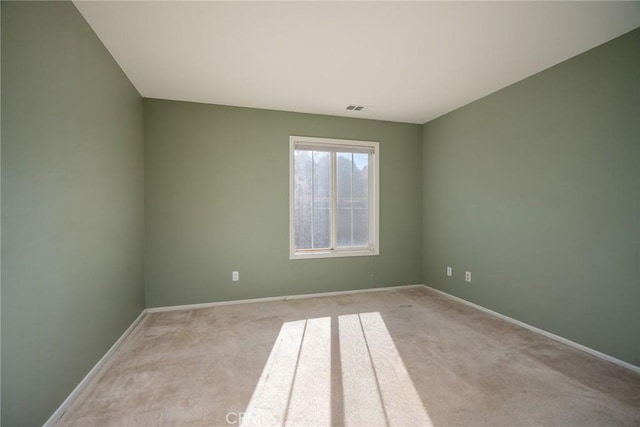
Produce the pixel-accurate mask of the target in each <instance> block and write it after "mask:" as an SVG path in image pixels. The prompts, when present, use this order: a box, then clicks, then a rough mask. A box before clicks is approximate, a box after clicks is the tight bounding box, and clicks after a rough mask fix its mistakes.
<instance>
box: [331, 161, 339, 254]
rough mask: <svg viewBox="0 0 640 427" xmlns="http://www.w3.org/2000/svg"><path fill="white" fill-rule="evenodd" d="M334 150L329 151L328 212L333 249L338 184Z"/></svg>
mask: <svg viewBox="0 0 640 427" xmlns="http://www.w3.org/2000/svg"><path fill="white" fill-rule="evenodd" d="M336 163H337V162H336V152H335V151H332V152H331V177H330V181H331V212H330V221H329V223H330V224H329V229H330V230H331V249H332V250H335V249H336V248H337V246H338V245H337V242H338V227H337V225H336V221H337V214H336V212H337V205H338V201H337V194H338V184H337V181H338V180H337V170H336Z"/></svg>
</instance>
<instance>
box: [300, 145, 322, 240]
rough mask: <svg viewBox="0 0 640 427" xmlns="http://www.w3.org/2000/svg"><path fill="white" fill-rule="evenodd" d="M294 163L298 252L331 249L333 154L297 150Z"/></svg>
mask: <svg viewBox="0 0 640 427" xmlns="http://www.w3.org/2000/svg"><path fill="white" fill-rule="evenodd" d="M294 162H295V164H294V168H295V177H294V210H295V245H296V249H315V248H328V247H329V245H330V241H331V239H330V218H331V217H330V213H329V212H330V208H331V203H330V200H331V199H330V192H331V180H330V178H331V177H330V172H331V156H330V153H329V152H321V151H302V150H300V151H298V150H296V151H295V153H294Z"/></svg>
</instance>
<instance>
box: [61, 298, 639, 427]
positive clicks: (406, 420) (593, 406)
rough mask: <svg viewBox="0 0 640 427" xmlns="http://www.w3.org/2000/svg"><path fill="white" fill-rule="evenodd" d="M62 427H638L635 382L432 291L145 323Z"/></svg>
mask: <svg viewBox="0 0 640 427" xmlns="http://www.w3.org/2000/svg"><path fill="white" fill-rule="evenodd" d="M59 425H69V426H76V425H77V426H80V425H82V426H85V425H91V426H94V425H117V426H127V425H131V426H138V425H144V426H152V425H167V426H169V425H176V426H178V425H179V426H189V425H193V426H200V425H202V426H205V425H206V426H229V425H246V426H251V425H260V426H261V425H300V426H307V425H335V426H341V425H347V426H367V427H369V426H376V425H391V426H395V425H398V426H403V425H408V426H414V425H433V426H444V427H446V426H612V425H616V426H617V425H626V426H639V425H640V374H637V373H634V372H633V371H630V370H627V369H624V368H621V367H618V366H616V365H614V364H612V363H609V362H605V361H602V360H600V359H598V358H595V357H593V356H591V355H589V354H586V353H584V352H581V351H579V350H575V349H573V348H570V347H567V346H565V345H563V344H560V343H558V342H556V341H553V340H550V339H548V338H546V337H543V336H541V335H538V334H536V333H534V332H531V331H528V330H526V329H522V328H520V327H518V326H515V325H512V324H510V323H508V322H505V321H502V320H499V319H496V318H494V317H492V316H489V315H487V314H484V313H482V312H479V311H477V310H475V309H473V308H470V307H468V306H465V305H463V304H460V303H458V302H455V301H452V300H449V299H447V298H445V297H443V296H440V295H438V294H436V293H434V292H432V291H430V290H428V289H426V288H422V287H410V288H409V287H408V288H398V289H397V290H389V291H378V292H368V293H361V294H352V295H343V296H331V297H319V298H311V299H297V300H288V301H278V302H267V303H256V304H241V305H228V306H219V307H214V308H205V309H197V310H185V311H174V312H165V313H154V314H149V315H147V316H146V318H145V319H144V320H143V322H142V323H141V325H139V326H138V327H137V328H136V329H135V330H134V332H133V333H132V334H131V335H130V336H129V337H128V338H127V339H126V340H125V342H124V343H123V345H122V346H121V347H120V348H119V349H118V350H117V352H116V353H115V354H114V356H113V357H112V358H111V359H110V361H109V362H108V363H107V365H106V366H105V367H104V368H103V369H102V371H101V372H100V373H99V375H98V376H97V377H96V378H95V379H94V380H93V381H92V382H91V384H90V385H89V386H88V387H87V388H86V389H85V390H84V391H83V392H82V393H81V394H80V396H79V397H78V399H76V401H75V402H74V403H73V404H72V405H71V407H70V408H69V410H68V411H67V412H66V413H65V414H64V416H63V417H62V418H61V420H60V421H59Z"/></svg>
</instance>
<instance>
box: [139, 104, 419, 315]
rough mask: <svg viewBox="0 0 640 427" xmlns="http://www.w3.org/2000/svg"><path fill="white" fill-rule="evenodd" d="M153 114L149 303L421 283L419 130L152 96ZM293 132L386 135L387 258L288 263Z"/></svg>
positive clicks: (148, 107) (383, 233) (148, 131)
mask: <svg viewBox="0 0 640 427" xmlns="http://www.w3.org/2000/svg"><path fill="white" fill-rule="evenodd" d="M144 114H145V211H146V244H145V248H146V249H145V250H146V258H145V272H146V291H147V293H146V295H147V306H148V307H156V306H165V305H176V304H188V303H200V302H209V301H222V300H235V299H243V298H256V297H266V296H275V295H291V294H304V293H312V292H325V291H338V290H347V289H362V288H369V287H382V286H393V285H405V284H415V283H421V278H422V277H421V276H422V272H421V266H422V260H421V235H420V231H419V230H420V229H421V227H422V219H421V173H422V172H421V168H422V165H421V133H422V127H421V126H418V125H411V124H402V123H390V122H381V121H372V120H359V119H349V118H339V117H329V116H320V115H311V114H297V113H286V112H276V111H267V110H256V109H250V108H235V107H224V106H215V105H205V104H195V103H184V102H174V101H160V100H150V99H145V101H144ZM289 135H303V136H317V137H329V138H344V139H360V140H373V141H379V142H380V180H381V193H380V217H381V220H380V255H379V256H374V257H352V258H335V259H321V260H293V261H292V260H289ZM233 270H238V271H239V272H240V281H239V282H232V281H231V272H232V271H233Z"/></svg>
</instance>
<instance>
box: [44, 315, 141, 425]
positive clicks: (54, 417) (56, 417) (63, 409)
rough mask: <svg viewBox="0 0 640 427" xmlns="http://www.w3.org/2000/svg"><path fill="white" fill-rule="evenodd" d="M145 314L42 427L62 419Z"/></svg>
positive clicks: (130, 327)
mask: <svg viewBox="0 0 640 427" xmlns="http://www.w3.org/2000/svg"><path fill="white" fill-rule="evenodd" d="M146 314H147V310H142V312H141V313H140V314H139V315H138V317H136V320H134V321H133V323H131V325H130V326H129V327H128V328H127V330H126V331H124V333H123V334H122V335H120V338H118V340H117V341H116V342H115V343H114V344H113V345H112V346H111V348H110V349H109V350H108V351H107V352H106V353H105V354H104V356H102V358H100V360H98V363H96V364H95V365H94V367H93V368H91V370H90V371H89V373H88V374H87V375H85V377H84V378H83V379H82V381H80V383H79V384H78V385H77V386H76V388H74V389H73V391H72V392H71V393H70V394H69V396H67V398H66V399H65V400H64V402H62V404H61V405H60V406H59V407H58V409H56V411H55V412H54V413H53V414H52V415H51V416H50V417H49V419H48V420H47V422H45V423H44V425H43V427H53V426H54V425H55V424H56V422H58V420H59V419H60V418H62V416H63V415H64V413H65V412H66V411H67V409H69V406H71V403H73V401H74V400H75V398H76V397H78V395H79V394H80V392H81V391H82V390H83V389H84V388H85V387H86V386H87V385H88V384H89V382H90V381H91V380H92V379H93V377H95V375H96V374H97V373H98V371H100V368H102V367H103V366H104V365H105V363H107V361H108V360H109V358H110V357H111V355H112V354H113V353H114V352H115V351H116V349H117V348H118V346H120V344H122V342H123V341H124V340H125V338H127V336H129V334H130V333H131V332H133V330H134V329H135V328H136V327H137V326H138V325H140V324H141V323H142V319H143V318H144V316H145V315H146Z"/></svg>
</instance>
